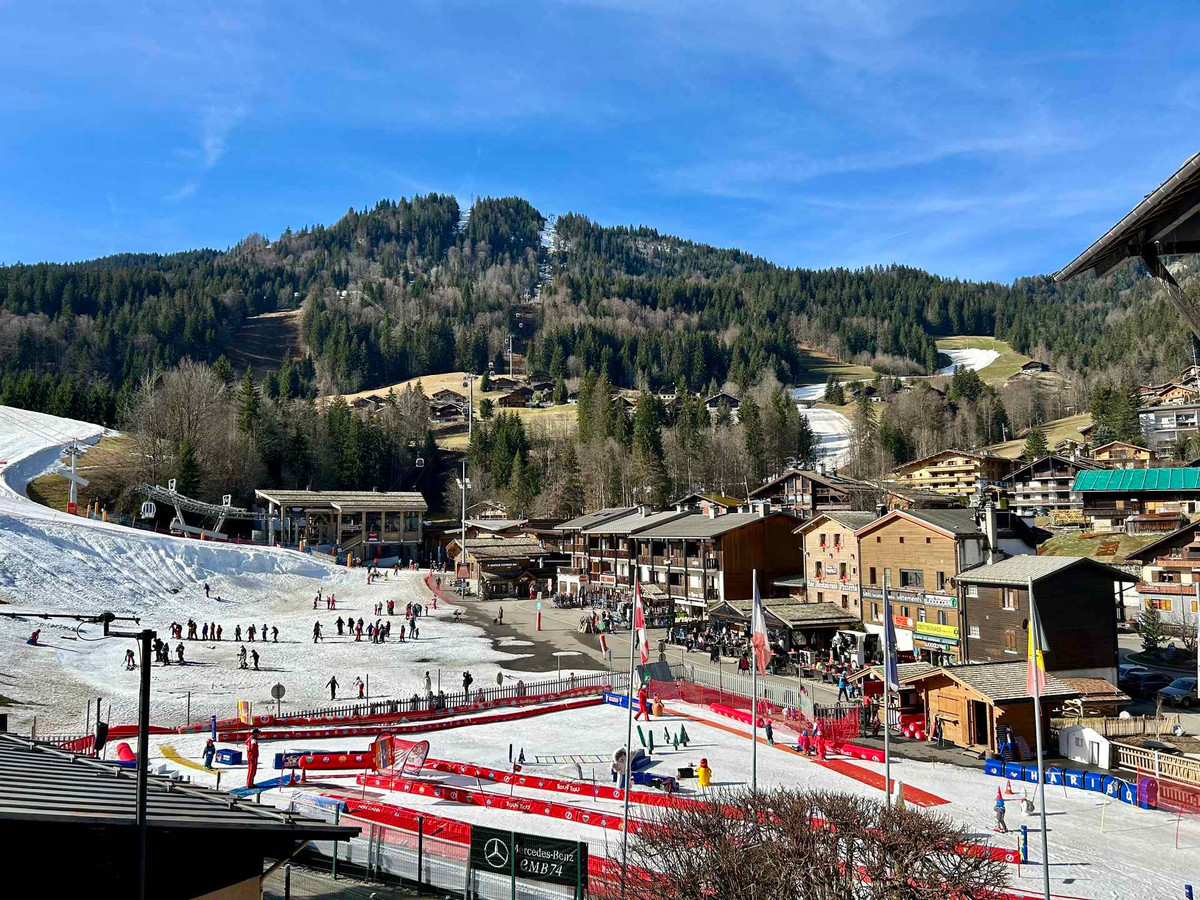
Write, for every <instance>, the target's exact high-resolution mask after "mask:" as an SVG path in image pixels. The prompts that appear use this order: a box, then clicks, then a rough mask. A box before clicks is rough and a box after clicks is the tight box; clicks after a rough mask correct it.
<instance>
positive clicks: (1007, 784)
mask: <svg viewBox="0 0 1200 900" xmlns="http://www.w3.org/2000/svg"><path fill="white" fill-rule="evenodd" d="M1004 793H1005V794H1007V795H1008V796H1009V797H1013V796H1015V794H1014V793H1013V789H1012V781H1011V780H1010V779H1005V781H1004Z"/></svg>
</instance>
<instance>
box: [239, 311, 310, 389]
mask: <svg viewBox="0 0 1200 900" xmlns="http://www.w3.org/2000/svg"><path fill="white" fill-rule="evenodd" d="M301 317H302V313H301V311H300V310H298V309H287V310H282V311H280V312H270V313H263V314H262V315H261V316H251V317H250V318H248V319H246V321H244V322H243V323H242V326H241V328H239V329H238V330H237V331H236V332H235V333H234V335H233V338H232V339H231V340H230V342H229V353H228V357H229V364H230V365H231V366H233V371H235V372H237V373H239V374H240V373H241V372H244V371H245V370H246V367H247V366H249V367H250V370H251V371H252V372H253V373H254V377H255V378H256V379H262V378H264V377H265V376H266V375H267V373H268V372H274V371H275V370H277V369H278V368H279V367H280V365H282V364H283V361H284V359H285V358H286V357H288V356H299V355H300V323H301Z"/></svg>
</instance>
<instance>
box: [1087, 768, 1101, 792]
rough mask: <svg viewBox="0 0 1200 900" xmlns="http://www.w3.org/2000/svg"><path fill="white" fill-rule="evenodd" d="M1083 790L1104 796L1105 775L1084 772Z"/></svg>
mask: <svg viewBox="0 0 1200 900" xmlns="http://www.w3.org/2000/svg"><path fill="white" fill-rule="evenodd" d="M1083 789H1084V790H1085V791H1095V792H1096V793H1098V794H1103V793H1104V775H1103V774H1102V773H1100V772H1084V773H1083Z"/></svg>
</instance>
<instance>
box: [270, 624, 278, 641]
mask: <svg viewBox="0 0 1200 900" xmlns="http://www.w3.org/2000/svg"><path fill="white" fill-rule="evenodd" d="M271 643H273V644H278V643H279V626H278V625H272V626H271Z"/></svg>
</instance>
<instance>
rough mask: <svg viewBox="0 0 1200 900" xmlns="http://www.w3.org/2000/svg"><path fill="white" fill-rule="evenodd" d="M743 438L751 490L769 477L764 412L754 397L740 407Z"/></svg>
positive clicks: (743, 402)
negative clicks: (764, 439)
mask: <svg viewBox="0 0 1200 900" xmlns="http://www.w3.org/2000/svg"><path fill="white" fill-rule="evenodd" d="M739 411H740V412H741V415H742V439H743V442H744V445H743V446H744V447H745V450H746V470H747V476H748V478H749V480H750V485H751V488H750V489H751V490H754V488H756V487H758V485H760V484H762V483H763V481H764V479H766V477H767V457H766V452H765V446H764V441H763V427H762V413H761V412H760V411H759V409H758V404H757V403H755V402H754V398H753V397H747V398H746V399H745V400H743V401H742V405H741V407H740V410H739Z"/></svg>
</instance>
